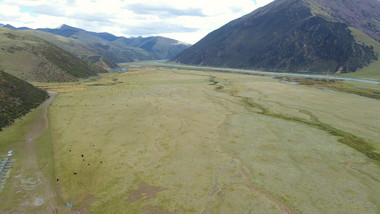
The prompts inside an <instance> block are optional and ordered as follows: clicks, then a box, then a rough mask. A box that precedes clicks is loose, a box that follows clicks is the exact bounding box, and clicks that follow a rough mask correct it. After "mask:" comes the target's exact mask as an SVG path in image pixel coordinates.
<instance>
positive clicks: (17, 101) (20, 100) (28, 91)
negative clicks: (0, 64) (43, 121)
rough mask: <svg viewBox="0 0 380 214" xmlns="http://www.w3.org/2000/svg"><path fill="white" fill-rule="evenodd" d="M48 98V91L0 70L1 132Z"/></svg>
mask: <svg viewBox="0 0 380 214" xmlns="http://www.w3.org/2000/svg"><path fill="white" fill-rule="evenodd" d="M47 98H48V94H47V93H46V91H44V90H41V89H38V88H35V87H34V86H33V85H31V84H29V83H27V82H25V81H23V80H21V79H18V78H16V77H13V76H11V75H9V74H7V73H5V72H3V71H1V70H0V131H1V129H2V128H3V127H5V126H8V125H10V124H11V123H12V122H13V121H14V120H15V119H16V118H19V117H21V116H23V115H24V114H26V113H28V112H29V111H30V109H32V108H35V107H37V106H38V105H39V104H41V103H42V102H43V101H44V100H46V99H47Z"/></svg>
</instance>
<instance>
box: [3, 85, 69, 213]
mask: <svg viewBox="0 0 380 214" xmlns="http://www.w3.org/2000/svg"><path fill="white" fill-rule="evenodd" d="M49 95H50V98H49V99H48V100H46V101H45V102H44V103H43V104H41V105H40V106H39V107H38V108H40V109H41V111H40V112H39V113H38V117H36V118H35V119H34V120H33V121H31V125H30V126H29V127H30V129H29V130H28V131H27V133H26V135H25V141H24V142H19V143H18V144H17V145H15V148H16V149H15V150H16V151H17V155H15V157H14V158H15V159H16V164H15V166H14V168H13V169H12V172H11V177H10V178H9V179H8V181H7V184H6V185H7V186H8V191H6V192H3V193H2V194H1V195H0V201H1V203H5V204H7V205H6V207H7V208H5V209H3V210H0V213H73V211H72V210H70V208H68V207H66V206H65V205H64V202H63V201H62V200H61V199H60V197H59V195H58V193H57V190H56V188H55V183H54V179H55V178H54V175H53V173H52V169H54V164H53V163H54V162H53V161H51V160H44V158H47V157H38V155H41V154H43V153H42V152H41V151H39V150H41V145H38V144H39V143H42V140H41V138H40V137H41V136H43V134H44V133H45V132H46V131H48V128H49V121H48V117H47V111H48V107H49V105H50V104H51V103H52V102H53V100H54V99H55V97H56V95H57V94H56V93H54V92H49ZM50 143H51V141H50ZM44 147H45V145H43V149H46V147H45V148H44ZM50 148H51V149H52V147H50ZM49 152H52V151H49ZM50 158H51V157H50ZM41 164H43V165H41ZM16 204H17V205H16Z"/></svg>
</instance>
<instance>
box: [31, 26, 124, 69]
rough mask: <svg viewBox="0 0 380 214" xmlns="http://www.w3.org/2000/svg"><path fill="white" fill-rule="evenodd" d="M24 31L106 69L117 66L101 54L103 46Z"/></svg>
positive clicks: (35, 31)
mask: <svg viewBox="0 0 380 214" xmlns="http://www.w3.org/2000/svg"><path fill="white" fill-rule="evenodd" d="M23 32H25V33H28V34H31V35H34V36H37V37H39V38H41V39H44V40H46V41H48V42H51V43H53V44H54V45H56V46H58V47H59V48H61V49H63V50H65V51H67V52H69V53H71V54H73V55H75V56H77V57H79V58H81V59H83V60H85V61H87V62H89V63H91V64H94V65H97V66H100V67H102V68H104V69H112V68H116V67H117V65H116V64H115V63H114V62H112V61H111V60H110V59H108V58H106V57H104V56H101V55H102V54H104V51H103V50H102V49H101V48H99V47H96V46H94V45H91V44H89V43H85V42H81V41H79V40H77V39H73V38H68V37H63V36H59V35H55V34H52V33H47V32H43V31H38V30H27V31H23Z"/></svg>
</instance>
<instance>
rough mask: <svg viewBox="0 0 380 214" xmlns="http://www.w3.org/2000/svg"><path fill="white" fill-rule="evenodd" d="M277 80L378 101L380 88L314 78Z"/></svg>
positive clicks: (283, 78)
mask: <svg viewBox="0 0 380 214" xmlns="http://www.w3.org/2000/svg"><path fill="white" fill-rule="evenodd" d="M277 79H279V80H283V81H288V82H298V83H299V84H300V85H306V86H310V87H319V88H327V89H331V90H334V91H340V92H345V93H350V94H356V95H359V96H363V97H368V98H373V99H377V100H379V99H380V87H379V86H374V85H369V84H363V83H362V84H357V83H351V82H349V83H348V82H346V81H341V80H332V79H314V78H297V77H277Z"/></svg>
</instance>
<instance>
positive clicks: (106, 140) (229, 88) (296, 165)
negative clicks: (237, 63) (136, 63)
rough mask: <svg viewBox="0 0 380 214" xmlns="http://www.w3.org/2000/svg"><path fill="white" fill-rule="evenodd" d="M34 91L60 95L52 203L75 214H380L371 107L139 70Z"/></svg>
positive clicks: (249, 83)
mask: <svg viewBox="0 0 380 214" xmlns="http://www.w3.org/2000/svg"><path fill="white" fill-rule="evenodd" d="M331 84H332V83H331ZM39 86H40V87H44V88H48V89H49V90H52V91H56V92H59V95H58V96H57V97H56V99H55V101H54V102H53V104H52V105H51V106H50V107H49V114H48V115H49V122H50V128H51V133H50V134H51V137H52V140H51V141H52V145H53V148H51V150H53V151H54V161H52V163H54V165H55V174H54V173H51V174H50V176H51V177H52V178H51V179H50V180H51V181H54V183H53V184H51V186H52V187H53V189H54V188H56V189H57V192H58V195H59V198H60V199H59V200H58V199H57V201H59V202H57V203H63V202H69V203H70V204H72V205H73V206H74V208H73V210H74V211H80V212H90V213H378V212H379V211H380V195H379V192H380V160H379V154H380V141H379V139H380V132H379V130H380V113H379V112H378V110H379V109H380V101H379V100H378V99H376V98H370V97H365V96H359V95H357V94H352V93H343V92H339V91H325V90H320V89H318V88H314V87H307V86H303V85H292V84H288V83H284V82H281V81H279V80H276V79H272V78H270V77H262V76H253V75H243V74H229V73H216V72H199V71H188V70H181V69H165V68H144V67H141V68H131V69H130V71H129V72H127V73H122V74H118V73H112V74H106V75H102V76H101V77H100V78H96V79H95V78H94V79H91V80H88V81H83V82H80V83H71V84H40V85H39ZM379 87H380V86H371V90H372V91H371V93H372V92H373V91H375V92H376V91H378V90H379ZM363 90H364V89H363ZM18 123H20V121H19V122H18ZM16 125H17V124H16ZM12 129H13V128H12V127H9V128H7V129H6V130H4V132H2V133H0V139H1V140H3V139H5V137H4V134H6V133H7V132H10V131H11V130H12ZM21 145H22V144H21ZM8 147H10V146H8ZM8 147H7V148H8ZM16 157H17V156H16ZM51 157H53V156H51ZM51 170H54V169H51ZM16 172H17V171H15V173H13V174H12V175H11V176H13V177H15V176H18V175H17V173H16ZM19 173H21V172H19ZM25 179H27V177H25ZM5 192H6V193H7V194H16V193H13V192H12V189H6V188H5ZM0 197H3V198H5V199H7V197H6V196H1V194H0ZM57 197H58V196H57ZM61 199H62V201H60V200H61ZM44 201H46V200H44ZM1 204H3V205H2V206H0V207H6V206H11V205H12V206H14V205H15V204H11V202H10V199H9V200H8V201H7V200H5V201H3V202H0V205H1ZM46 204H47V203H46ZM46 204H45V205H44V206H50V205H49V204H47V205H46ZM52 205H53V206H54V203H52ZM4 209H5V208H4ZM36 209H37V208H36ZM41 210H43V209H42V208H41ZM69 211H70V210H62V209H59V210H58V212H63V213H66V212H69Z"/></svg>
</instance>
